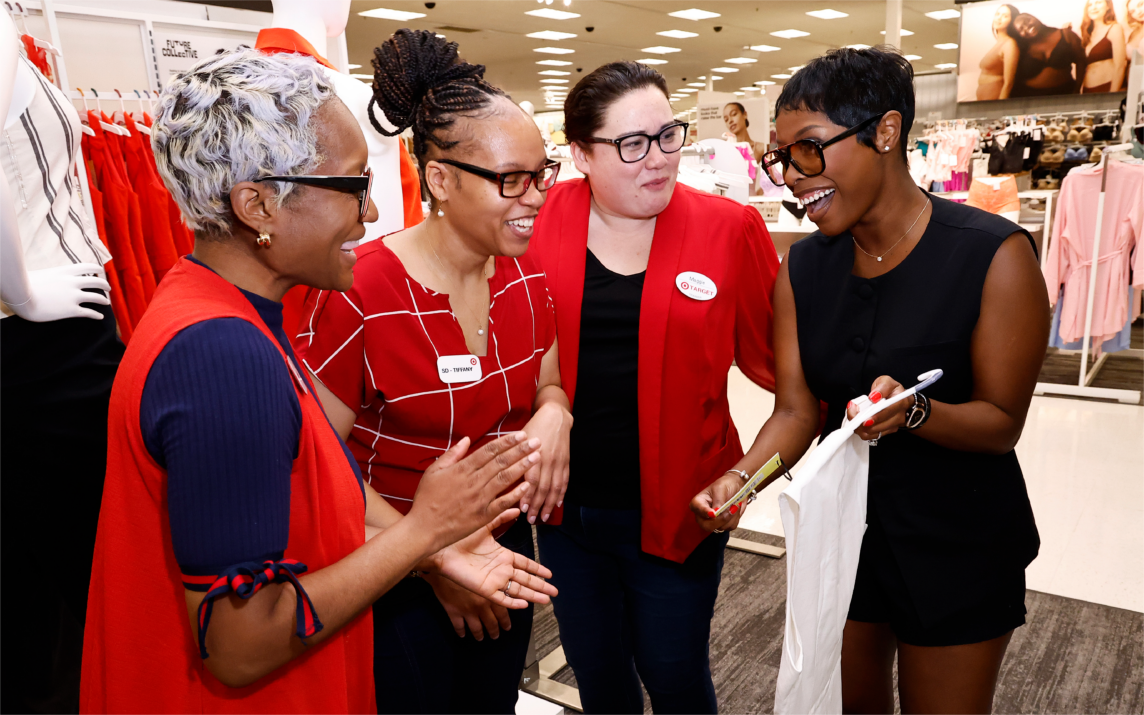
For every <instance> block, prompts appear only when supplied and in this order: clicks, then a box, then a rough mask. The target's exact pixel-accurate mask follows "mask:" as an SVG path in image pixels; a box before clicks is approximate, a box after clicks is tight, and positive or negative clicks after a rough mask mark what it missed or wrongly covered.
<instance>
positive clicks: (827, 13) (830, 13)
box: [806, 10, 850, 20]
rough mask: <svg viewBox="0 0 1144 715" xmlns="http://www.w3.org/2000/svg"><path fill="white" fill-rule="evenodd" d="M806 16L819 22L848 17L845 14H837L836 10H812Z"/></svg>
mask: <svg viewBox="0 0 1144 715" xmlns="http://www.w3.org/2000/svg"><path fill="white" fill-rule="evenodd" d="M806 14H807V15H810V16H811V17H817V18H818V19H819V20H837V19H838V18H840V17H850V16H849V15H847V14H846V13H844V12H838V11H837V10H813V11H811V12H808V13H806Z"/></svg>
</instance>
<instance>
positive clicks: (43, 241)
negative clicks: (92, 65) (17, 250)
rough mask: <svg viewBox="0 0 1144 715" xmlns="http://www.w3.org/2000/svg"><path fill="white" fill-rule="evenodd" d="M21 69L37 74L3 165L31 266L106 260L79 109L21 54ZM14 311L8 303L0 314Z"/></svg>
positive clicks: (8, 137)
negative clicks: (92, 212)
mask: <svg viewBox="0 0 1144 715" xmlns="http://www.w3.org/2000/svg"><path fill="white" fill-rule="evenodd" d="M18 72H25V73H31V74H32V76H34V77H35V83H36V90H35V94H33V95H32V100H31V102H30V103H29V104H28V106H27V108H26V109H25V110H24V111H23V113H22V114H20V116H19V119H18V120H16V121H15V122H14V123H13V124H12V125H11V126H10V127H8V128H7V129H5V130H4V141H3V147H0V168H2V169H3V171H4V176H5V177H6V178H7V180H8V186H9V187H11V189H12V195H13V198H14V200H15V211H16V225H17V226H18V227H19V230H20V242H21V244H22V245H23V248H24V263H25V266H26V268H27V269H28V270H29V271H38V270H43V269H45V268H56V267H59V266H68V265H72V264H76V263H95V264H98V265H103V264H104V263H107V262H108V261H110V260H111V254H110V253H109V252H108V251H107V248H106V247H105V246H104V245H103V242H102V241H101V240H100V239H99V234H97V233H96V231H95V228H94V227H93V226H92V225H91V223H89V222H88V219H87V210H86V209H85V208H84V206H83V200H82V197H81V195H80V189H79V179H78V178H77V177H76V176H75V175H74V173H73V168H74V167H75V158H76V155H77V154H78V153H79V147H80V141H79V137H80V123H79V114H77V113H76V111H75V108H74V107H72V103H71V101H70V100H68V98H67V97H66V96H65V95H64V93H63V92H61V91H60V90H59V88H58V87H56V86H55V85H54V84H52V83H51V82H49V81H48V80H47V79H45V78H44V76H43V75H41V74H40V71H39V70H37V69H36V68H35V66H34V65H33V64H32V63H31V62H29V61H28V60H27V59H26V58H24V57H23V56H22V55H21V57H20V65H19V66H18ZM10 315H13V313H12V311H11V310H10V309H9V308H8V306H6V305H5V306H3V307H2V308H0V317H8V316H10Z"/></svg>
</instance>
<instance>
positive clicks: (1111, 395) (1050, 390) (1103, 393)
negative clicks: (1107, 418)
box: [1033, 144, 1144, 405]
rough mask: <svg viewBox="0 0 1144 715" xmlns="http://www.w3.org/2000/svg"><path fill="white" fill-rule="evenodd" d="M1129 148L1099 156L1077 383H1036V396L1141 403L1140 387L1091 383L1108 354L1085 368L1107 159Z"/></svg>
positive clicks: (1118, 147) (1107, 149) (1141, 352)
mask: <svg viewBox="0 0 1144 715" xmlns="http://www.w3.org/2000/svg"><path fill="white" fill-rule="evenodd" d="M1131 149H1132V145H1131V144H1116V145H1113V146H1108V147H1105V149H1104V153H1103V154H1102V155H1101V158H1100V170H1101V177H1100V197H1099V198H1098V199H1097V204H1096V233H1095V234H1094V236H1093V248H1092V267H1091V268H1089V274H1088V303H1087V305H1086V306H1085V314H1084V339H1083V341H1082V342H1081V350H1080V375H1079V377H1078V379H1077V384H1075V385H1056V384H1053V383H1049V382H1038V383H1037V387H1036V389H1035V390H1034V391H1033V394H1035V395H1065V396H1068V397H1095V398H1100V399H1105V400H1116V401H1118V402H1123V403H1127V404H1130V405H1135V404H1137V403H1139V402H1140V392H1141V391H1140V390H1121V389H1114V388H1109V387H1093V386H1092V382H1093V380H1095V379H1096V375H1097V373H1098V372H1100V368H1102V367H1104V363H1105V361H1106V360H1107V359H1108V353H1102V354H1101V356H1100V357H1099V358H1098V359H1097V360H1096V362H1095V363H1093V366H1092V370H1089V369H1088V364H1089V360H1088V358H1089V356H1088V351H1089V348H1090V347H1092V312H1093V307H1094V305H1095V302H1096V276H1097V270H1098V268H1099V267H1100V231H1101V229H1102V228H1103V224H1104V191H1105V188H1106V185H1107V183H1108V162H1109V160H1110V158H1112V155H1114V154H1117V153H1123V152H1126V151H1130V150H1131ZM1113 160H1115V159H1113ZM1141 200H1142V201H1144V197H1141ZM1118 354H1120V355H1128V356H1131V357H1140V358H1144V350H1139V349H1129V350H1121V351H1120V352H1119V353H1118Z"/></svg>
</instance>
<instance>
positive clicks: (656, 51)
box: [640, 45, 680, 55]
mask: <svg viewBox="0 0 1144 715" xmlns="http://www.w3.org/2000/svg"><path fill="white" fill-rule="evenodd" d="M640 52H648V53H651V54H653V55H670V54H671V53H672V52H680V49H679V48H678V47H664V46H662V45H656V46H655V47H645V48H643V49H642V50H640Z"/></svg>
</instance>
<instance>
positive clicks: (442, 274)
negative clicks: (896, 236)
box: [429, 227, 912, 336]
mask: <svg viewBox="0 0 1144 715" xmlns="http://www.w3.org/2000/svg"><path fill="white" fill-rule="evenodd" d="M911 228H912V227H911ZM429 249H430V250H431V251H433V257H434V258H436V259H437V265H438V266H440V267H441V276H442V277H444V273H445V264H444V263H443V262H442V261H441V257H440V256H438V255H437V247H436V246H434V245H433V244H429ZM485 265H486V268H485V269H484V270H486V271H487V270H488V268H487V266H488V264H487V263H486V264H485ZM482 275H483V271H482ZM485 278H486V280H487V276H486V277H485ZM464 308H465V310H466V311H467V312H468V313H469V315H470V316H472V318H473V322H474V323H476V324H477V335H482V336H483V335H484V334H485V329H484V328H482V327H481V321H480V320H479V319H478V318H477V316H476V314H475V313H473V311H472V310H470V309H469V306H467V305H466V306H464Z"/></svg>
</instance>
